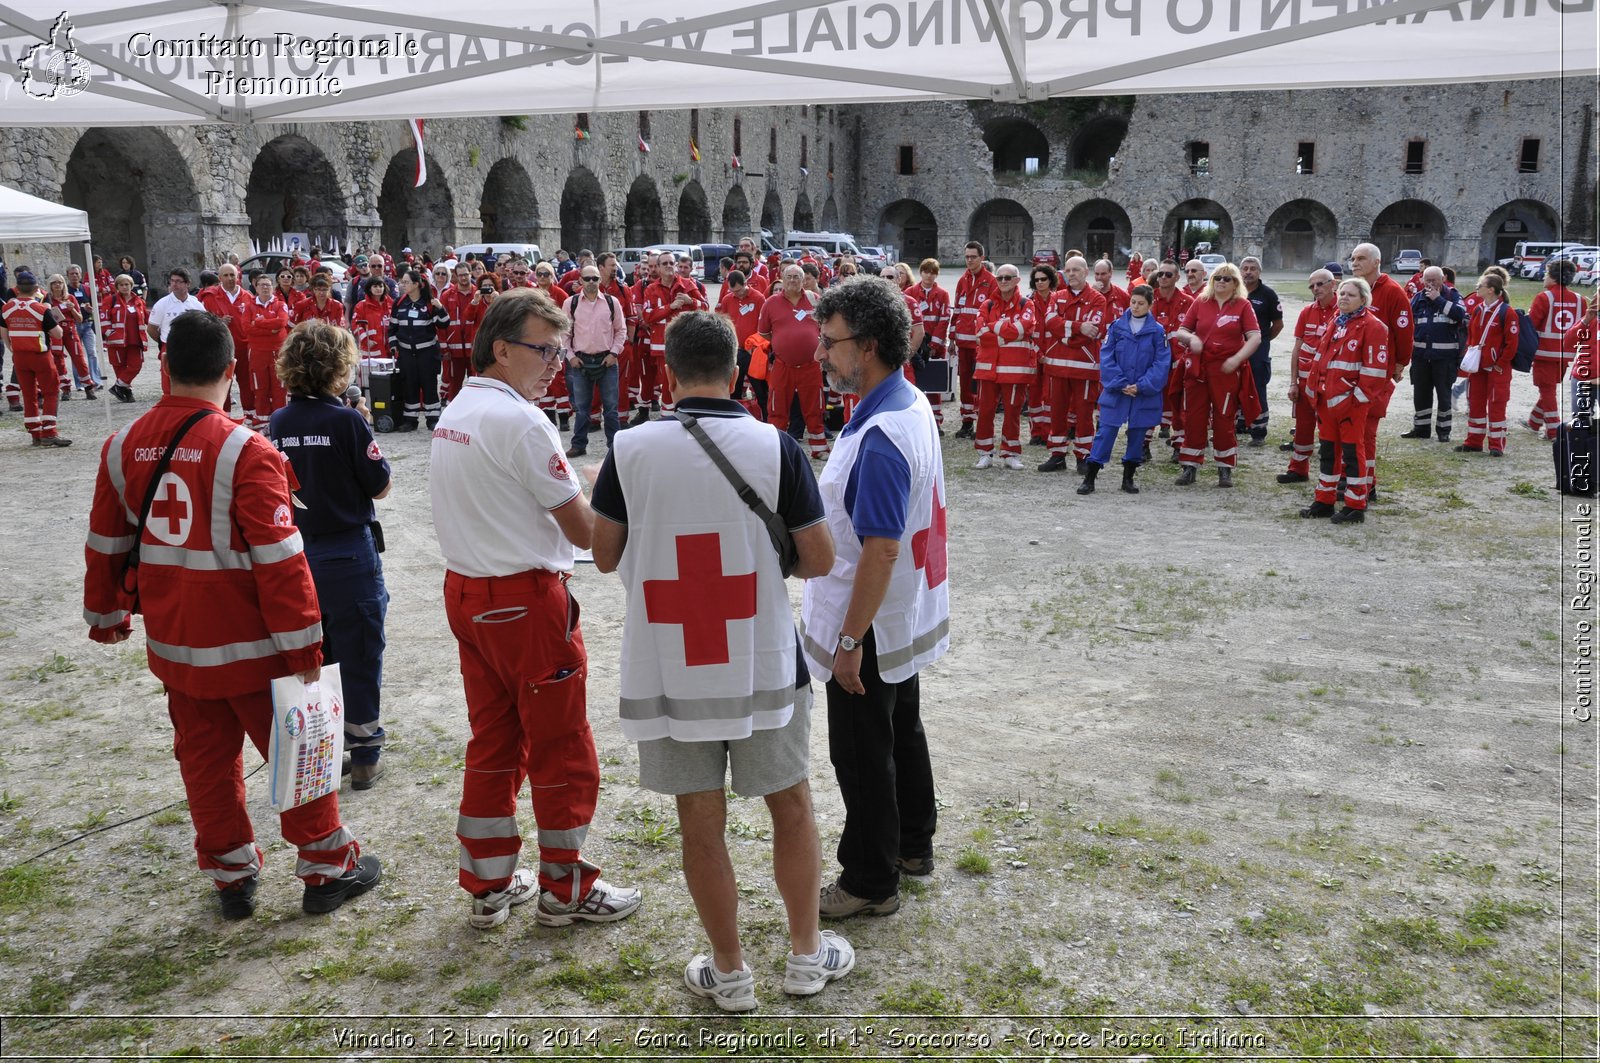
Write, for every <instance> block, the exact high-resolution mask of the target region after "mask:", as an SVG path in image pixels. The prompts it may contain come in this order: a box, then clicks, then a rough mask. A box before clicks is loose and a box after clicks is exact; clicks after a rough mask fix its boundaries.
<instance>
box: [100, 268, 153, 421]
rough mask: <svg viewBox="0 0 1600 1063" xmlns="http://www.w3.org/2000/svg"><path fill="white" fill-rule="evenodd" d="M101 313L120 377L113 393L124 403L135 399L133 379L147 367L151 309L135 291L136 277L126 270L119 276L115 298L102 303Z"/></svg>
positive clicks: (112, 368)
mask: <svg viewBox="0 0 1600 1063" xmlns="http://www.w3.org/2000/svg"><path fill="white" fill-rule="evenodd" d="M100 312H101V315H102V317H103V318H104V322H103V326H104V329H105V337H106V350H107V351H108V352H110V357H111V370H112V372H113V373H115V374H116V377H117V382H116V383H115V384H112V385H111V394H113V395H115V396H116V397H117V400H118V401H120V402H132V401H133V382H134V380H135V379H136V378H137V377H138V376H139V370H140V369H143V368H144V340H145V326H146V325H148V324H149V323H150V310H149V308H148V307H146V306H145V305H144V300H143V299H141V298H139V297H138V296H137V295H135V294H134V293H133V278H132V277H130V276H128V275H127V274H126V273H123V274H121V275H119V276H118V277H117V288H116V291H115V292H114V293H113V294H112V296H111V300H110V301H109V302H107V303H104V304H102V305H101V308H100Z"/></svg>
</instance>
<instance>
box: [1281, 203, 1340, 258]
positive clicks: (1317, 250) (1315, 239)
mask: <svg viewBox="0 0 1600 1063" xmlns="http://www.w3.org/2000/svg"><path fill="white" fill-rule="evenodd" d="M1339 260H1340V253H1339V223H1338V221H1337V220H1336V219H1335V218H1334V216H1333V211H1331V210H1329V209H1328V208H1327V207H1325V206H1323V205H1322V204H1321V203H1318V202H1317V201H1316V200H1314V199H1295V200H1290V201H1289V202H1288V203H1285V204H1284V205H1283V206H1281V207H1279V208H1278V209H1277V210H1275V211H1273V212H1272V216H1271V217H1269V218H1268V219H1267V243H1266V247H1265V248H1263V249H1262V252H1261V264H1262V266H1263V267H1264V268H1266V269H1294V270H1307V271H1309V270H1314V269H1317V268H1319V267H1321V266H1323V265H1325V264H1327V263H1329V262H1338V261H1339Z"/></svg>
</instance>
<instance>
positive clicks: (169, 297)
mask: <svg viewBox="0 0 1600 1063" xmlns="http://www.w3.org/2000/svg"><path fill="white" fill-rule="evenodd" d="M205 309H206V308H205V304H203V303H202V302H200V299H199V297H198V296H196V295H195V294H194V293H193V292H190V293H189V298H187V299H185V300H183V301H182V302H179V301H178V300H177V298H175V297H174V296H173V294H172V293H171V292H168V293H167V294H166V295H163V296H162V297H161V298H159V299H157V300H156V305H155V306H152V307H151V308H150V324H152V325H154V326H156V327H157V328H158V329H160V330H161V342H162V343H166V342H167V333H168V332H171V331H172V323H173V322H174V321H176V320H177V318H178V315H179V314H187V313H190V312H191V311H194V312H199V313H204V312H205Z"/></svg>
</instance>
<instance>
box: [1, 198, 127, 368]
mask: <svg viewBox="0 0 1600 1063" xmlns="http://www.w3.org/2000/svg"><path fill="white" fill-rule="evenodd" d="M7 240H10V241H15V242H17V243H23V244H75V243H82V244H83V265H84V269H85V280H86V284H87V286H88V290H89V305H90V307H91V308H92V310H93V312H94V328H95V337H96V343H97V350H99V351H103V350H105V335H104V333H103V331H102V329H101V324H100V296H99V293H97V292H96V291H95V285H94V278H93V277H92V275H91V271H92V269H93V265H94V247H93V246H92V245H91V243H90V241H89V215H88V214H87V213H86V212H84V211H81V210H78V209H76V208H74V207H63V206H62V205H61V204H59V203H52V202H50V201H49V200H48V199H40V198H39V197H38V196H30V195H28V193H26V192H21V191H18V190H17V189H15V188H7V187H6V186H5V185H0V242H4V241H7ZM37 279H38V281H39V286H40V287H41V288H42V287H44V280H45V279H44V278H43V277H39V278H37Z"/></svg>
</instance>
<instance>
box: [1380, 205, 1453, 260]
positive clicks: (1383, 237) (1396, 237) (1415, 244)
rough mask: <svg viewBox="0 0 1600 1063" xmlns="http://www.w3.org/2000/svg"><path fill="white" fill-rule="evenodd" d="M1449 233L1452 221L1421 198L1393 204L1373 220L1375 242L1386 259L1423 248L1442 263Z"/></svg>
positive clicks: (1425, 254) (1424, 251) (1428, 254)
mask: <svg viewBox="0 0 1600 1063" xmlns="http://www.w3.org/2000/svg"><path fill="white" fill-rule="evenodd" d="M1449 234H1450V223H1449V222H1447V221H1446V220H1445V216H1444V214H1442V213H1441V212H1440V210H1439V208H1438V207H1435V206H1434V205H1433V204H1432V203H1426V202H1424V201H1422V200H1420V199H1402V200H1400V201H1399V202H1397V203H1391V204H1389V205H1388V206H1387V207H1384V208H1383V210H1382V211H1380V212H1379V213H1378V216H1377V217H1376V218H1374V219H1372V242H1373V243H1375V244H1377V245H1378V250H1380V251H1382V252H1383V260H1384V261H1385V262H1393V261H1394V260H1395V256H1396V255H1398V254H1399V253H1400V251H1401V250H1403V249H1406V248H1414V249H1415V250H1418V251H1421V252H1422V257H1423V258H1431V259H1432V260H1433V261H1435V262H1442V261H1444V250H1445V239H1446V238H1447V237H1448V236H1449Z"/></svg>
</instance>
